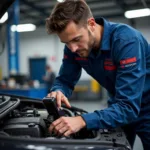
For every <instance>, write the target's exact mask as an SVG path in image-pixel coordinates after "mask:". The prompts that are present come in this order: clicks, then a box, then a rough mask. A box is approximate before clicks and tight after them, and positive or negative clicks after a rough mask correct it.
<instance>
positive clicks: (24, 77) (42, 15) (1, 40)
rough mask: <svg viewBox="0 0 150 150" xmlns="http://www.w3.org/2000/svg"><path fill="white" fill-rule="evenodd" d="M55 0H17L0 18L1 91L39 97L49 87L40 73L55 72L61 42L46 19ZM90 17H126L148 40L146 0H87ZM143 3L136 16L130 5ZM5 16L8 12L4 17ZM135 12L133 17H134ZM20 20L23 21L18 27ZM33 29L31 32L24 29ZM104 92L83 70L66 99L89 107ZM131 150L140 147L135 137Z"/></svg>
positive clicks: (101, 101) (97, 105) (102, 101)
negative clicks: (47, 69) (49, 30)
mask: <svg viewBox="0 0 150 150" xmlns="http://www.w3.org/2000/svg"><path fill="white" fill-rule="evenodd" d="M56 2H57V1H56V0H44V1H42V0H16V1H15V3H14V4H13V5H12V6H11V8H10V9H9V10H8V13H7V14H5V17H6V18H4V17H3V18H2V19H4V20H2V19H1V20H0V21H1V24H0V92H3V93H4V92H5V93H9V94H18V95H23V96H29V97H33V98H41V99H42V98H43V97H44V96H46V94H47V87H46V84H45V82H44V79H43V77H44V76H45V75H46V69H45V66H46V65H50V66H51V68H52V70H53V72H54V73H55V74H56V75H57V74H58V71H59V67H60V65H61V62H62V58H63V47H64V44H62V43H61V42H60V40H59V39H58V37H57V36H56V35H48V34H47V32H46V28H45V19H46V18H47V17H48V16H49V15H50V13H51V11H52V8H53V7H54V5H55V4H56ZM86 2H87V3H88V5H89V6H90V8H91V10H92V12H93V15H94V17H98V16H102V17H104V18H106V19H107V20H110V21H114V22H120V23H126V24H129V25H131V26H133V27H134V28H136V29H138V30H139V31H141V32H142V33H143V35H144V36H145V38H146V39H147V40H148V41H149V42H150V34H149V31H150V26H149V24H150V17H149V16H150V9H149V7H150V0H86ZM139 9H143V11H142V12H139V13H138V12H136V14H135V15H136V16H135V15H134V14H133V15H128V13H126V12H127V11H129V10H139ZM7 17H8V18H7ZM132 17H133V18H132ZM19 25H27V26H24V27H23V29H21V26H19ZM28 26H29V29H32V31H31V32H29V31H25V30H27V29H28ZM107 98H108V95H107V92H106V90H105V89H104V88H102V87H101V86H100V85H99V84H98V83H97V82H96V81H95V80H94V79H92V78H91V77H90V76H89V75H87V74H86V72H85V71H84V70H83V72H82V76H81V78H80V81H79V82H78V84H77V85H76V87H75V91H74V92H73V95H72V97H71V98H70V101H71V103H72V104H73V105H76V106H79V107H83V108H84V109H87V110H88V111H93V110H95V109H103V108H105V107H107V103H106V100H107ZM134 150H142V146H141V143H140V140H139V138H138V137H137V139H136V143H135V146H134Z"/></svg>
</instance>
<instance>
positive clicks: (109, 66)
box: [104, 59, 117, 71]
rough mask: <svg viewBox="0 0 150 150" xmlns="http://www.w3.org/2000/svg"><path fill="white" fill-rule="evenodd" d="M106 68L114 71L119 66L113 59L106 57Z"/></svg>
mask: <svg viewBox="0 0 150 150" xmlns="http://www.w3.org/2000/svg"><path fill="white" fill-rule="evenodd" d="M104 69H105V70H108V71H114V70H116V69H117V67H116V66H115V65H114V63H113V61H112V59H105V61H104Z"/></svg>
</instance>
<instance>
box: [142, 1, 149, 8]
mask: <svg viewBox="0 0 150 150" xmlns="http://www.w3.org/2000/svg"><path fill="white" fill-rule="evenodd" d="M141 2H142V4H143V6H144V7H145V8H148V5H147V3H146V1H145V0H141Z"/></svg>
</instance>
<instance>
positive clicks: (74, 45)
mask: <svg viewBox="0 0 150 150" xmlns="http://www.w3.org/2000/svg"><path fill="white" fill-rule="evenodd" d="M69 49H70V50H71V51H72V52H73V53H75V52H76V51H77V49H78V45H76V44H70V45H69Z"/></svg>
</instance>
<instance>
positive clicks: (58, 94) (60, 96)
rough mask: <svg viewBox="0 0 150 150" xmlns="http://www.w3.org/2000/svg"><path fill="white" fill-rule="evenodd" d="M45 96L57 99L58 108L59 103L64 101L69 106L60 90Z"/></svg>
mask: <svg viewBox="0 0 150 150" xmlns="http://www.w3.org/2000/svg"><path fill="white" fill-rule="evenodd" d="M47 97H54V98H56V101H57V106H58V108H60V107H61V103H64V104H65V105H66V106H67V107H69V108H70V107H71V105H70V103H69V101H68V99H67V97H66V96H65V95H64V94H63V93H62V92H61V91H54V92H51V93H49V94H48V95H47Z"/></svg>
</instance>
